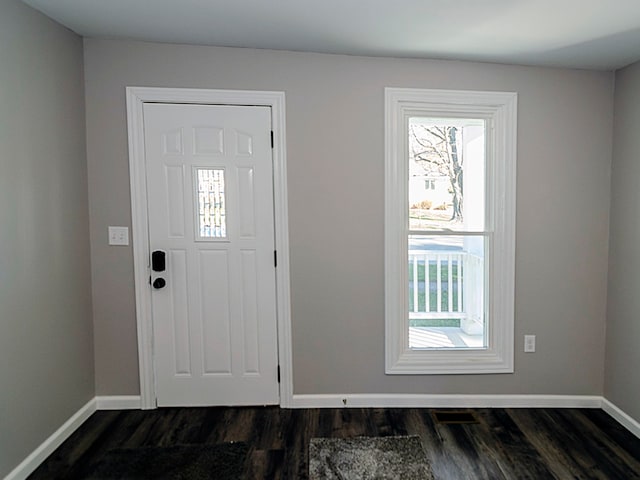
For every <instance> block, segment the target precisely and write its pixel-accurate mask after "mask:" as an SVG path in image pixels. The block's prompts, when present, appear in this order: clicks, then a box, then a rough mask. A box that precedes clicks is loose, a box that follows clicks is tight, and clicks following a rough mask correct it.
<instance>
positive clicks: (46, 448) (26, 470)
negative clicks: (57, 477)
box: [4, 398, 97, 480]
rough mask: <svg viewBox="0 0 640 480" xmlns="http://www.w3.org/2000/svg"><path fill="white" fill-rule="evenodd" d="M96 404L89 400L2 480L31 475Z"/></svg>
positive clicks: (89, 413)
mask: <svg viewBox="0 0 640 480" xmlns="http://www.w3.org/2000/svg"><path fill="white" fill-rule="evenodd" d="M96 404H97V402H96V399H95V398H92V399H91V400H89V401H88V402H87V403H86V405H85V406H84V407H82V408H81V409H80V410H78V411H77V412H76V413H74V414H73V416H71V418H69V420H67V421H66V422H64V424H63V425H62V426H61V427H60V428H59V429H58V430H56V431H55V432H53V434H51V436H50V437H49V438H47V439H46V440H45V441H44V442H42V444H41V445H40V446H39V447H38V448H36V449H35V450H34V451H33V452H31V454H30V455H29V456H28V457H27V458H25V459H24V460H23V461H22V463H20V465H18V466H17V467H16V468H14V469H13V470H12V471H11V473H9V475H7V476H6V477H5V478H4V480H23V479H25V478H27V477H28V476H29V475H31V473H33V471H34V470H35V469H36V468H38V467H39V466H40V464H41V463H42V462H43V461H44V460H45V459H46V458H47V457H48V456H49V455H51V454H52V453H53V452H54V451H55V449H56V448H58V447H59V446H60V445H61V444H62V442H64V441H65V440H66V439H67V438H69V437H70V436H71V434H72V433H73V432H75V431H76V430H77V429H78V428H79V427H80V425H82V424H83V423H84V422H85V421H86V420H87V419H88V418H89V417H90V416H91V415H92V414H93V413H94V412H95V411H96Z"/></svg>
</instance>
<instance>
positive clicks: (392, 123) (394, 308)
mask: <svg viewBox="0 0 640 480" xmlns="http://www.w3.org/2000/svg"><path fill="white" fill-rule="evenodd" d="M416 115H420V116H444V117H447V116H448V117H451V116H454V117H455V116H462V117H469V116H471V115H472V116H474V117H477V118H485V119H487V120H488V122H487V125H488V126H489V128H488V131H487V153H488V154H487V166H486V167H487V179H488V180H487V208H489V209H491V210H490V211H489V212H488V218H487V222H488V224H487V227H486V229H487V231H490V232H492V233H491V234H490V235H491V243H490V250H489V252H488V254H489V255H488V258H489V261H488V262H487V265H486V267H487V268H486V271H487V273H486V275H487V282H488V286H489V296H488V298H487V300H488V302H487V303H488V306H487V307H488V308H487V313H488V315H489V319H490V320H489V327H488V329H487V333H486V334H487V340H488V347H487V348H486V349H447V350H443V349H439V350H436V349H431V350H411V349H410V348H409V339H408V334H407V332H408V328H409V324H408V322H409V312H408V308H409V307H408V300H407V299H408V285H407V281H406V279H407V278H408V276H407V269H408V252H407V236H408V228H409V222H408V208H407V205H408V203H407V199H408V181H407V179H408V168H409V166H408V152H407V141H406V138H407V135H406V129H407V127H406V125H407V118H408V117H410V116H416ZM516 122H517V94H516V93H513V92H478V91H456V90H426V89H408V88H386V89H385V342H386V350H385V371H386V373H387V374H466V373H474V374H481V373H513V353H514V291H515V223H516V222H515V219H516V133H517V125H516Z"/></svg>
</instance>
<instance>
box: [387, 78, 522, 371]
mask: <svg viewBox="0 0 640 480" xmlns="http://www.w3.org/2000/svg"><path fill="white" fill-rule="evenodd" d="M385 103H386V105H385V106H386V124H385V130H386V131H385V134H386V138H385V140H386V153H385V317H386V318H385V321H386V372H387V373H389V374H421V373H425V374H438V373H442V374H452V373H509V372H513V341H514V339H513V308H514V307H513V305H514V261H515V259H514V255H515V198H516V197H515V180H516V178H515V167H516V103H517V95H516V94H515V93H503V92H469V91H450V90H417V89H398V88H388V89H386V91H385Z"/></svg>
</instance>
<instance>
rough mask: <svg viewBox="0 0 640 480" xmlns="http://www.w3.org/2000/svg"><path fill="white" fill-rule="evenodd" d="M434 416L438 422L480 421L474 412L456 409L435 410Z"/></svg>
mask: <svg viewBox="0 0 640 480" xmlns="http://www.w3.org/2000/svg"><path fill="white" fill-rule="evenodd" d="M433 418H434V419H435V421H436V423H478V419H477V418H476V417H475V415H474V414H473V413H472V412H467V411H456V410H435V411H433Z"/></svg>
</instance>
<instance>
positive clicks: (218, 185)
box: [195, 168, 227, 240]
mask: <svg viewBox="0 0 640 480" xmlns="http://www.w3.org/2000/svg"><path fill="white" fill-rule="evenodd" d="M195 170H196V182H195V183H196V188H197V191H196V195H197V202H198V208H197V212H196V215H197V225H198V231H197V236H198V239H203V240H204V239H215V238H226V237H227V213H226V198H225V175H224V174H225V171H224V169H223V168H196V169H195Z"/></svg>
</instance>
